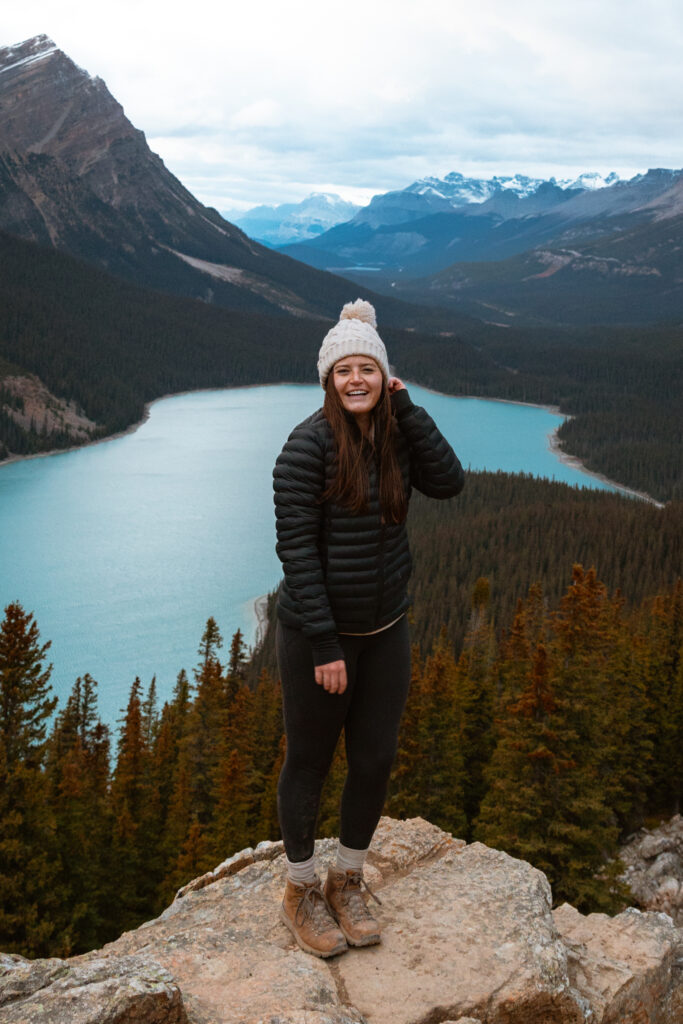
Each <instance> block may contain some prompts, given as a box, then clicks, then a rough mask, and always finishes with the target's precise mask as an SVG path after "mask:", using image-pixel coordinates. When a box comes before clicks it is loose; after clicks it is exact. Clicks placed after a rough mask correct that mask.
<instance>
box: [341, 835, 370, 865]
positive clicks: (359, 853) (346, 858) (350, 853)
mask: <svg viewBox="0 0 683 1024" xmlns="http://www.w3.org/2000/svg"><path fill="white" fill-rule="evenodd" d="M367 855H368V851H367V849H365V850H352V849H350V847H348V846H344V845H343V844H342V843H340V842H337V867H338V868H339V870H340V871H362V870H363V865H364V864H365V858H366V857H367Z"/></svg>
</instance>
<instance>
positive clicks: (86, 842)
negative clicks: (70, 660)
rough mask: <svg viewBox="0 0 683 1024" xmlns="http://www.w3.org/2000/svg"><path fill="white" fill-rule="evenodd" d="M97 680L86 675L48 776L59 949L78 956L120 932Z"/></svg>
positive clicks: (71, 702) (55, 744)
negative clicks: (115, 920)
mask: <svg viewBox="0 0 683 1024" xmlns="http://www.w3.org/2000/svg"><path fill="white" fill-rule="evenodd" d="M96 685H97V684H96V683H95V681H94V680H93V679H92V678H91V677H90V676H89V675H85V676H84V677H83V678H80V677H79V678H78V679H77V680H76V683H75V684H74V687H73V690H72V692H71V695H70V697H69V699H68V701H67V704H66V707H65V708H64V710H63V711H62V712H61V713H60V715H59V716H58V718H57V720H56V722H55V725H54V728H53V731H52V734H51V736H50V741H49V746H48V764H47V781H48V787H49V794H50V803H51V807H52V811H53V813H54V816H55V825H56V833H55V845H56V849H57V857H58V863H59V882H58V888H59V891H60V892H61V893H62V894H63V910H62V914H61V915H60V921H59V924H58V928H57V935H56V936H55V940H54V941H53V944H52V951H53V953H59V954H60V955H63V956H70V955H72V954H74V953H82V952H85V951H87V950H89V949H92V948H94V947H95V946H97V945H99V944H101V942H102V941H104V940H105V939H111V938H115V933H114V930H113V929H112V927H111V925H110V923H109V922H110V916H111V910H112V906H113V905H115V902H116V883H115V879H114V873H113V870H112V869H113V864H112V861H111V833H112V819H111V810H110V805H109V789H108V787H109V730H108V729H107V727H106V726H105V725H103V724H102V723H101V722H100V720H99V718H98V717H97V699H96Z"/></svg>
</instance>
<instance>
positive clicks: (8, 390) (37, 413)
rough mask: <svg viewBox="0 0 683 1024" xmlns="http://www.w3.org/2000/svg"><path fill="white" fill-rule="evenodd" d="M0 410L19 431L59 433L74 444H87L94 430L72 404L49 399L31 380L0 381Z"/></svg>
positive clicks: (42, 387)
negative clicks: (33, 430) (22, 429)
mask: <svg viewBox="0 0 683 1024" xmlns="http://www.w3.org/2000/svg"><path fill="white" fill-rule="evenodd" d="M0 409H2V410H4V412H5V413H6V414H7V415H8V416H9V417H10V418H11V419H13V420H14V422H15V423H17V424H18V425H19V426H20V427H23V428H24V429H29V428H30V427H31V425H33V427H34V428H35V429H36V430H40V431H41V432H42V433H45V434H54V433H57V432H59V433H63V434H66V435H68V436H69V437H71V438H73V440H74V443H77V442H79V441H87V440H89V439H90V438H92V436H93V434H94V432H95V431H96V430H97V429H98V424H97V423H95V422H94V421H93V420H90V419H88V417H87V416H85V415H84V414H83V411H82V410H81V409H79V408H78V407H77V405H76V403H75V402H73V401H71V402H67V401H66V400H65V399H63V398H58V397H57V396H56V395H53V394H52V392H51V391H49V390H48V388H46V387H45V385H44V384H43V382H42V381H41V380H39V378H38V377H35V376H28V375H26V376H16V375H15V376H8V377H0Z"/></svg>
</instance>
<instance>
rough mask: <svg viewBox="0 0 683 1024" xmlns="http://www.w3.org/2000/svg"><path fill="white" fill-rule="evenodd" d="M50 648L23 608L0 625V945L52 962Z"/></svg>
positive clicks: (11, 609) (55, 901)
mask: <svg viewBox="0 0 683 1024" xmlns="http://www.w3.org/2000/svg"><path fill="white" fill-rule="evenodd" d="M49 646H50V645H49V643H45V644H42V645H41V644H40V634H39V631H38V626H37V624H36V622H35V620H34V618H33V615H31V614H27V613H26V612H25V611H24V609H23V608H22V607H21V605H20V604H19V603H18V602H13V603H12V604H9V605H8V606H7V607H6V608H5V618H4V619H3V621H2V623H1V624H0V945H1V946H2V948H3V949H4V950H6V951H7V952H15V953H22V954H24V955H28V956H46V955H48V953H49V950H50V944H51V941H52V936H53V934H54V933H55V929H56V926H57V922H58V918H59V912H60V897H61V896H62V894H61V893H59V892H57V889H56V880H57V869H56V861H55V844H54V822H53V817H52V814H51V812H50V808H49V806H48V801H47V791H46V787H45V782H44V771H43V766H44V762H45V753H46V727H47V722H48V719H49V718H50V716H51V715H52V713H53V711H54V709H55V706H56V703H57V701H56V698H53V697H50V696H49V693H50V684H49V679H50V673H51V670H52V666H51V665H48V666H47V667H46V666H45V664H44V661H45V655H46V653H47V651H48V649H49Z"/></svg>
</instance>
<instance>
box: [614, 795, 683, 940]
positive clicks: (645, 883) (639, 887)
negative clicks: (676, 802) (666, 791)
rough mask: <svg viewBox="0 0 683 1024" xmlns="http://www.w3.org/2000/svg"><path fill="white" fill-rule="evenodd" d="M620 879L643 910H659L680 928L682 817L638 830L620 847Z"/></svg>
mask: <svg viewBox="0 0 683 1024" xmlns="http://www.w3.org/2000/svg"><path fill="white" fill-rule="evenodd" d="M620 859H621V861H622V863H623V864H624V865H625V869H626V870H625V872H624V874H623V875H622V878H623V880H624V881H625V882H627V883H628V886H629V888H630V890H631V892H632V893H633V895H634V897H635V898H636V900H637V901H638V905H639V906H640V907H642V908H643V909H644V910H661V911H663V912H664V913H665V914H669V915H670V917H672V918H673V920H674V922H675V923H676V924H677V925H678V926H679V927H681V926H683V817H681V815H680V814H677V815H676V816H675V817H674V818H672V819H671V820H670V821H668V822H663V823H662V824H661V825H659V826H658V828H654V829H647V828H641V829H640V831H639V832H637V833H636V834H635V835H634V836H632V837H631V838H630V839H629V841H628V842H627V843H626V844H625V845H624V846H623V847H622V849H621V853H620Z"/></svg>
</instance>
